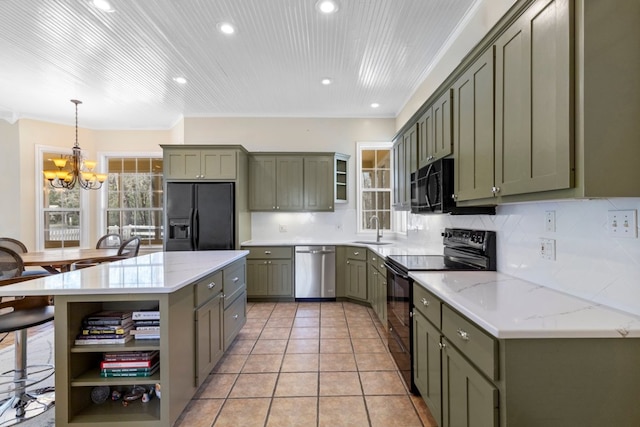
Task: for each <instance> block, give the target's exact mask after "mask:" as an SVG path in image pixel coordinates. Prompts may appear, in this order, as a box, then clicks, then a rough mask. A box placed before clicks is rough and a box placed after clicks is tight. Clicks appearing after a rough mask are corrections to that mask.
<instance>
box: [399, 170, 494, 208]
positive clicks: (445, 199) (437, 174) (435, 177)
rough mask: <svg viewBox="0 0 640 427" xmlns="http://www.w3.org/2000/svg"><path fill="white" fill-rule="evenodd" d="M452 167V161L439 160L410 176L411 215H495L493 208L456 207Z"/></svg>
mask: <svg viewBox="0 0 640 427" xmlns="http://www.w3.org/2000/svg"><path fill="white" fill-rule="evenodd" d="M453 167H454V163H453V159H440V160H436V161H435V162H433V163H429V164H428V165H426V166H424V167H422V168H420V169H418V170H417V171H416V172H414V173H412V174H411V213H419V214H427V213H450V214H452V215H473V214H489V215H495V213H496V208H495V206H457V205H456V202H455V201H454V200H453V194H454V188H455V187H454V173H453Z"/></svg>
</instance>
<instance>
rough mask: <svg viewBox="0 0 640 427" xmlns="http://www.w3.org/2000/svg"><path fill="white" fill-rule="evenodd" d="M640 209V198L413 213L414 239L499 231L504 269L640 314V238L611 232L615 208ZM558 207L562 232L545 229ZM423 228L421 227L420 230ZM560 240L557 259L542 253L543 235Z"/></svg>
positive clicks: (429, 242)
mask: <svg viewBox="0 0 640 427" xmlns="http://www.w3.org/2000/svg"><path fill="white" fill-rule="evenodd" d="M619 209H635V210H636V211H637V210H640V198H617V199H601V200H575V201H561V202H544V203H542V202H541V203H523V204H512V205H504V206H498V209H497V215H495V216H489V215H471V216H452V215H412V216H411V221H410V222H411V224H412V226H413V227H414V230H413V231H410V232H409V236H408V240H409V241H411V242H414V243H417V244H422V245H424V246H431V245H432V244H433V243H434V242H441V241H442V237H441V236H440V232H441V231H442V229H443V228H444V227H452V226H453V227H463V228H478V229H487V230H495V231H497V242H498V271H501V272H504V273H507V274H511V275H513V276H516V277H519V278H522V279H525V280H529V281H531V282H534V283H538V284H540V285H544V286H547V287H550V288H553V289H557V290H560V291H563V292H566V293H569V294H572V295H576V296H579V297H583V298H586V299H588V300H591V301H596V302H600V303H603V304H606V305H610V306H612V307H616V308H618V309H621V310H625V311H629V312H632V313H635V314H638V315H640V239H638V238H634V239H625V238H615V237H610V236H609V235H608V231H607V213H608V211H609V210H619ZM546 211H555V215H556V231H555V232H554V233H551V232H547V231H545V212H546ZM415 229H418V230H415ZM541 237H543V238H551V239H555V240H556V260H555V261H548V260H543V259H541V258H540V256H539V253H538V248H539V239H540V238H541Z"/></svg>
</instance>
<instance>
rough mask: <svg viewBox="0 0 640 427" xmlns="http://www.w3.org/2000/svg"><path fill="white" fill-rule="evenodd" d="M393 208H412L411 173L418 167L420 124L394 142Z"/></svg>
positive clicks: (404, 209) (403, 209)
mask: <svg viewBox="0 0 640 427" xmlns="http://www.w3.org/2000/svg"><path fill="white" fill-rule="evenodd" d="M392 150H393V166H394V171H393V174H394V175H393V176H394V180H393V181H394V182H393V186H394V187H393V196H394V197H393V199H394V200H393V208H394V209H395V210H402V211H406V210H409V209H411V173H412V172H415V171H416V170H417V169H418V126H417V125H413V126H411V127H410V128H409V129H408V130H407V131H406V132H405V133H404V134H403V135H401V136H399V137H398V138H397V139H396V140H394V143H393V149H392Z"/></svg>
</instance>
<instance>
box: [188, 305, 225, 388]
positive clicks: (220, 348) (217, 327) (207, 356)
mask: <svg viewBox="0 0 640 427" xmlns="http://www.w3.org/2000/svg"><path fill="white" fill-rule="evenodd" d="M221 296H222V293H219V294H218V295H217V296H215V297H213V298H211V299H210V300H209V301H208V302H207V303H206V304H204V305H203V306H202V307H200V308H198V309H197V310H196V314H195V316H196V319H195V320H196V335H197V336H196V386H200V384H202V383H203V382H204V380H205V379H206V378H207V376H208V375H209V373H210V372H211V370H212V369H213V367H214V366H215V365H216V363H218V361H219V360H220V358H221V357H222V354H223V352H224V342H223V339H222V322H223V318H222V313H223V307H222V298H221Z"/></svg>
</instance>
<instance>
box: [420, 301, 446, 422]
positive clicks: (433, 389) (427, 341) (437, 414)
mask: <svg viewBox="0 0 640 427" xmlns="http://www.w3.org/2000/svg"><path fill="white" fill-rule="evenodd" d="M441 337H442V335H441V334H440V331H438V329H436V328H435V326H433V325H432V324H431V322H429V321H428V320H427V318H426V317H425V316H424V315H422V313H420V312H419V311H418V310H415V309H414V311H413V380H414V382H415V385H416V387H417V388H418V390H419V391H420V395H421V396H422V398H423V399H424V401H425V402H426V403H427V406H429V410H430V411H431V415H433V418H434V419H435V420H436V421H437V422H438V425H439V426H441V425H442V377H441V368H442V352H441V350H440V339H441Z"/></svg>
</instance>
